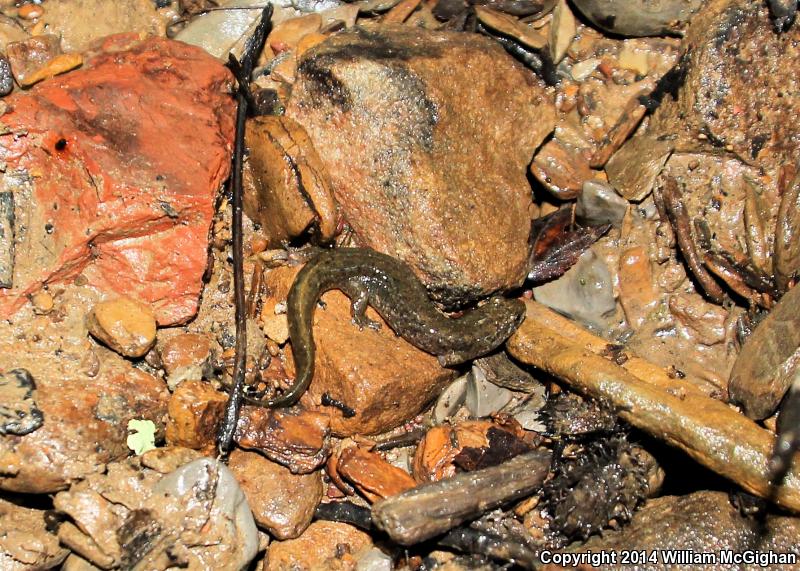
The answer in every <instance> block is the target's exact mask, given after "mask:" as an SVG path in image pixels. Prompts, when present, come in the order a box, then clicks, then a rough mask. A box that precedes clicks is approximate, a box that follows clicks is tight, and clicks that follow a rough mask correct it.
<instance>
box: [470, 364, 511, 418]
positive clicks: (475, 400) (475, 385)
mask: <svg viewBox="0 0 800 571" xmlns="http://www.w3.org/2000/svg"><path fill="white" fill-rule="evenodd" d="M512 398H514V393H513V392H511V391H510V390H508V389H504V388H502V387H498V386H497V385H494V384H492V383H490V382H489V380H488V379H487V378H486V375H485V373H484V372H483V371H482V370H481V369H480V368H478V367H472V371H470V373H469V375H467V390H466V395H465V399H464V404H465V406H466V407H467V410H469V413H470V415H472V416H473V417H474V418H483V417H484V416H489V415H490V414H492V413H493V412H497V411H499V410H500V409H501V408H503V407H504V406H506V405H507V404H508V403H509V402H511V399H512Z"/></svg>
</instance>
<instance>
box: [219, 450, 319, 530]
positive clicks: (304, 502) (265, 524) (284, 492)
mask: <svg viewBox="0 0 800 571" xmlns="http://www.w3.org/2000/svg"><path fill="white" fill-rule="evenodd" d="M228 467H229V468H230V469H231V471H232V472H233V474H234V475H235V476H236V479H237V481H238V482H239V485H240V486H241V487H242V491H243V492H244V494H245V496H247V503H248V504H250V510H251V511H252V512H253V517H254V518H255V520H256V523H257V524H258V526H259V527H261V528H263V529H266V530H267V531H269V533H270V534H271V535H272V536H274V537H276V538H277V539H293V538H295V537H297V536H299V535H300V534H301V533H302V532H303V531H304V530H305V529H306V528H307V527H308V525H309V524H310V523H311V518H312V517H313V516H314V510H315V509H316V508H317V505H318V504H319V502H320V500H321V499H322V491H323V490H322V478H321V472H312V473H310V474H292V473H291V472H290V471H289V470H288V469H286V468H284V467H283V466H281V465H280V464H276V463H275V462H272V461H271V460H268V459H266V458H264V457H263V456H261V455H260V454H256V453H255V452H247V451H243V450H234V451H233V452H231V455H230V459H229V461H228Z"/></svg>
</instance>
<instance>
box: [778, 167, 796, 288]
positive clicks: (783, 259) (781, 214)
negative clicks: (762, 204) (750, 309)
mask: <svg viewBox="0 0 800 571" xmlns="http://www.w3.org/2000/svg"><path fill="white" fill-rule="evenodd" d="M799 236H800V174H798V175H797V176H796V177H795V178H794V180H792V181H791V183H790V184H789V185H788V187H787V188H786V189H785V190H784V192H783V196H782V197H781V205H780V208H779V209H778V227H777V229H776V236H775V281H776V283H777V286H778V288H779V289H780V290H781V291H785V290H786V289H787V287H788V286H789V282H790V281H791V280H792V279H794V278H795V277H796V276H797V274H798V273H800V239H798V237H799Z"/></svg>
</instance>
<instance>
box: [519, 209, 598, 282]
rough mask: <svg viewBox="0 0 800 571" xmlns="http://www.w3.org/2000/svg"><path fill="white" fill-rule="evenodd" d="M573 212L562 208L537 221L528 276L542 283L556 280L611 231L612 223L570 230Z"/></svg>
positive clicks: (532, 232)
mask: <svg viewBox="0 0 800 571" xmlns="http://www.w3.org/2000/svg"><path fill="white" fill-rule="evenodd" d="M571 223H572V213H571V210H570V209H569V208H562V209H560V210H557V211H556V212H553V213H552V214H548V215H547V216H544V217H542V218H539V219H537V220H536V221H535V222H534V227H533V230H532V231H531V236H532V237H533V248H532V249H531V261H530V264H529V266H528V279H529V280H531V281H533V282H535V283H541V282H545V281H549V280H552V279H555V278H557V277H559V276H561V275H563V274H564V273H566V271H567V270H569V269H570V268H571V267H572V266H573V265H574V264H575V262H577V261H578V258H580V257H581V254H583V253H584V252H585V251H586V250H587V249H588V248H589V246H591V245H592V244H594V243H595V242H596V241H597V239H598V238H600V236H602V235H603V234H605V233H606V232H608V229H609V228H611V225H610V224H603V225H602V226H592V227H590V228H578V227H575V228H573V229H569V228H570V225H571Z"/></svg>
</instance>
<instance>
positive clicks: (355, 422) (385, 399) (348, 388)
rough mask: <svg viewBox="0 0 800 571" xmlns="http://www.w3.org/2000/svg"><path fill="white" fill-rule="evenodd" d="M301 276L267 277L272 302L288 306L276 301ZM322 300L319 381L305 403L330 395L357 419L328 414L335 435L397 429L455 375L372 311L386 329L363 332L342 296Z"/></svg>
mask: <svg viewBox="0 0 800 571" xmlns="http://www.w3.org/2000/svg"><path fill="white" fill-rule="evenodd" d="M296 272H297V270H292V269H288V268H286V269H280V270H275V271H272V272H270V273H269V274H268V275H267V277H266V282H265V283H266V285H267V288H268V291H270V292H272V295H271V296H270V297H271V298H272V300H273V301H274V300H275V299H278V300H280V301H283V299H282V298H281V297H277V296H285V295H286V293H287V292H288V290H289V287H290V285H291V282H292V280H293V279H294V275H295V273H296ZM322 301H323V302H324V303H325V309H317V311H316V312H315V314H314V339H315V342H316V347H317V351H316V361H315V371H314V380H313V381H312V382H311V386H310V387H309V389H308V392H307V393H306V395H305V396H304V402H305V403H307V404H309V405H316V404H319V403H320V400H321V397H322V395H323V394H324V393H327V394H328V395H329V396H331V397H333V398H334V399H336V400H339V401H341V402H343V403H344V404H346V405H347V406H349V407H351V408H352V409H353V410H354V411H355V413H356V414H355V416H353V417H352V418H345V417H344V415H343V414H342V412H341V411H339V410H337V409H334V408H332V407H326V408H325V409H323V410H325V412H326V413H328V414H330V416H331V430H332V431H333V433H334V434H336V435H338V436H350V435H352V434H356V433H359V434H377V433H380V432H383V431H385V430H389V429H391V428H394V427H395V426H398V425H399V424H401V423H403V422H405V421H407V420H410V419H411V418H413V417H414V416H416V415H417V414H418V413H419V412H420V411H421V410H422V409H423V408H424V406H425V405H426V404H427V403H429V402H430V401H431V400H432V399H434V398H435V397H436V396H437V395H438V394H439V392H440V391H441V389H442V388H444V387H445V386H446V385H447V383H448V382H449V381H450V380H452V378H453V377H454V376H455V373H454V372H453V371H452V370H450V369H445V368H443V367H442V366H441V365H439V362H438V360H437V359H436V357H434V356H432V355H429V354H427V353H424V352H423V351H420V350H419V349H417V348H416V347H414V346H412V345H411V344H410V343H408V342H407V341H405V340H403V339H402V338H400V337H398V336H397V335H395V334H394V332H393V331H392V330H391V328H390V327H389V326H388V325H387V324H386V323H385V322H383V321H382V320H381V318H380V317H379V316H378V315H377V314H376V313H375V312H374V311H372V310H371V309H370V310H368V311H367V315H368V316H369V317H370V318H371V319H374V320H376V321H378V322H380V323H381V328H380V329H379V330H378V331H375V330H373V329H370V328H364V329H363V330H359V329H358V327H356V326H355V325H353V323H352V318H351V312H350V300H349V298H348V297H347V296H346V295H344V294H343V293H341V292H339V291H331V292H328V293H326V294H325V295H323V296H322ZM267 303H271V302H267ZM266 306H267V304H265V307H266ZM273 306H274V305H273Z"/></svg>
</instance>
